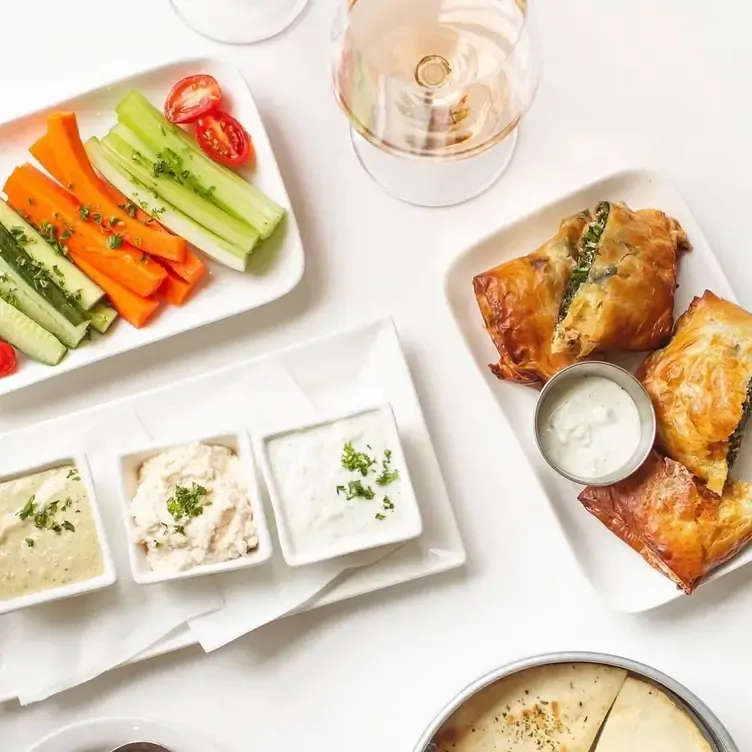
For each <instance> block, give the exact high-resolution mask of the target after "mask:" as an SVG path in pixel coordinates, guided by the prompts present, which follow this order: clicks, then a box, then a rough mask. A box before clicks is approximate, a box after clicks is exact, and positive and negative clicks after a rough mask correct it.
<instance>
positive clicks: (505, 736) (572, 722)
mask: <svg viewBox="0 0 752 752" xmlns="http://www.w3.org/2000/svg"><path fill="white" fill-rule="evenodd" d="M626 678H627V672H626V671H623V670H622V669H619V668H613V667H611V666H601V665H597V664H590V663H561V664H554V665H549V666H538V667H536V668H530V669H527V670H526V671H521V672H519V673H517V674H512V675H511V676H508V677H506V678H504V679H500V680H499V681H497V682H494V683H493V684H491V685H490V686H488V687H486V688H485V689H483V690H481V691H480V692H478V694H476V695H474V696H473V697H471V698H470V699H469V700H468V701H467V702H465V703H464V704H463V705H462V706H461V707H460V708H458V709H457V710H456V711H455V712H454V713H453V714H452V716H451V717H450V718H448V719H447V721H446V722H445V723H444V725H443V726H442V727H441V729H439V731H438V733H437V734H436V736H435V737H434V739H433V743H434V745H435V748H436V752H491V750H498V751H499V752H501V750H503V751H504V752H540V750H548V749H551V750H567V752H590V750H591V748H592V746H593V742H594V741H595V738H596V736H597V735H598V731H599V729H600V727H601V726H602V724H603V720H604V718H605V717H606V715H607V713H608V711H609V710H610V709H611V706H612V705H613V703H614V700H615V699H616V696H617V695H618V693H619V690H620V689H621V687H622V685H623V684H624V680H625V679H626Z"/></svg>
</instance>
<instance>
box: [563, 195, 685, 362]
mask: <svg viewBox="0 0 752 752" xmlns="http://www.w3.org/2000/svg"><path fill="white" fill-rule="evenodd" d="M688 248H689V241H688V239H687V236H686V234H685V233H684V231H683V230H682V229H681V227H680V225H679V223H678V222H677V221H676V220H674V219H671V218H670V217H667V216H666V215H665V214H664V213H663V212H661V211H658V210H657V209H641V210H639V211H632V210H631V209H630V208H629V207H627V206H625V205H624V204H619V203H611V204H610V210H609V215H608V221H607V223H606V226H605V229H604V231H603V234H602V236H601V239H600V242H599V244H598V252H597V254H596V256H595V260H594V261H593V264H592V266H591V267H590V271H589V273H588V276H587V279H586V280H585V281H584V282H583V283H582V285H581V286H580V287H579V289H578V290H577V293H576V294H575V296H574V298H573V299H572V302H571V304H570V305H569V308H568V310H567V313H566V315H565V316H564V318H563V319H562V321H561V323H560V325H559V326H557V328H556V334H555V337H554V344H553V351H554V352H558V353H563V352H568V353H571V354H574V355H578V356H580V357H582V356H586V355H588V354H590V353H591V352H593V350H595V349H596V348H597V349H601V350H654V349H655V348H656V347H660V346H661V345H664V344H665V343H666V341H667V340H668V338H669V336H670V335H671V328H672V326H673V312H674V293H675V291H676V274H677V264H678V259H679V254H680V252H681V251H682V250H686V249H688Z"/></svg>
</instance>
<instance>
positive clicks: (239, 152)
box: [196, 110, 254, 167]
mask: <svg viewBox="0 0 752 752" xmlns="http://www.w3.org/2000/svg"><path fill="white" fill-rule="evenodd" d="M196 139H197V140H198V144H199V146H200V147H201V148H202V149H203V150H204V151H205V152H206V153H207V154H208V155H209V156H210V157H211V158H212V159H214V160H215V161H217V162H220V163H221V164H224V165H229V166H230V167H237V166H238V165H242V164H245V163H246V162H248V161H249V160H250V159H252V157H253V154H254V150H253V144H252V143H251V137H250V136H249V135H248V134H247V133H246V132H245V128H243V126H242V125H241V124H240V123H239V122H238V121H237V120H235V118H234V117H233V116H232V115H228V114H227V113H226V112H223V111H222V110H216V111H215V112H210V113H209V114H208V115H204V116H203V117H200V118H199V119H198V121H197V122H196Z"/></svg>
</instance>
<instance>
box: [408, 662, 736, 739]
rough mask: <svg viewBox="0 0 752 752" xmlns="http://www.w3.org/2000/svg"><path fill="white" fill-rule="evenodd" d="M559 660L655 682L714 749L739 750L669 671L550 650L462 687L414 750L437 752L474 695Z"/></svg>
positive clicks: (696, 698)
mask: <svg viewBox="0 0 752 752" xmlns="http://www.w3.org/2000/svg"><path fill="white" fill-rule="evenodd" d="M557 663H597V664H600V665H603V666H614V667H616V668H622V669H624V670H625V671H628V672H629V673H630V674H632V675H633V676H636V677H639V678H641V679H646V680H647V681H649V682H651V683H653V684H655V685H656V686H657V687H658V688H659V689H661V690H663V691H664V692H666V693H667V694H668V695H669V696H670V697H671V699H672V700H673V701H674V702H675V703H676V704H677V705H678V706H679V707H680V708H681V709H682V710H684V711H685V712H686V713H687V714H688V715H689V717H690V718H691V719H692V720H693V721H694V722H695V724H696V725H697V728H698V729H699V730H700V732H701V733H703V734H704V735H705V738H706V740H707V742H708V744H710V745H711V747H712V749H713V752H739V747H737V746H736V743H735V742H734V740H733V739H732V738H731V735H730V734H729V732H728V731H727V730H726V729H725V728H724V726H723V724H722V723H721V722H720V720H719V719H718V717H717V716H716V715H715V714H714V713H713V711H712V710H710V708H708V706H707V705H705V703H703V702H702V701H701V700H700V699H699V698H698V697H697V696H695V695H694V694H693V693H692V692H690V691H689V690H688V689H687V688H686V687H685V686H684V685H682V684H680V683H679V682H678V681H676V680H675V679H672V678H671V677H670V676H666V674H663V673H661V672H660V671H657V670H656V669H654V668H651V667H650V666H646V665H645V664H644V663H638V662H637V661H633V660H630V659H629V658H621V657H619V656H616V655H608V654H605V653H576V652H573V653H548V654H544V655H537V656H532V657H530V658H523V659H522V660H519V661H516V662H515V663H510V664H509V665H507V666H502V667H501V668H498V669H496V670H495V671H491V672H490V673H488V674H486V675H485V676H483V677H481V678H480V679H478V680H477V681H474V682H473V683H472V684H470V685H469V686H467V687H465V689H463V690H462V691H461V692H460V693H459V694H458V695H457V696H456V697H455V698H454V699H453V700H452V701H451V702H449V703H448V704H447V705H446V706H445V707H444V708H443V709H442V710H441V712H440V713H439V714H438V715H437V716H436V718H435V719H434V720H433V721H432V722H431V725H430V726H429V727H428V728H427V729H426V731H425V732H424V733H423V735H422V736H421V738H420V741H419V742H418V744H417V745H416V746H415V748H414V751H413V752H435V749H436V747H435V745H434V744H433V738H434V736H436V734H437V733H438V731H439V730H440V729H441V727H442V726H443V725H444V723H445V722H446V721H447V720H448V719H449V717H450V716H451V715H452V713H454V712H455V711H456V710H457V709H458V708H459V707H461V706H462V705H463V704H464V703H465V702H467V701H468V700H469V699H470V698H471V697H472V696H473V695H475V694H477V693H478V692H480V691H481V690H482V689H485V688H486V687H487V686H489V685H490V684H493V683H494V682H496V681H498V680H499V679H504V678H506V677H507V676H511V675H512V674H517V673H519V672H520V671H525V670H526V669H529V668H535V667H538V666H549V665H553V664H557Z"/></svg>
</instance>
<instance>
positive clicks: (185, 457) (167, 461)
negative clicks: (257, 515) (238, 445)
mask: <svg viewBox="0 0 752 752" xmlns="http://www.w3.org/2000/svg"><path fill="white" fill-rule="evenodd" d="M130 513H131V516H132V518H133V536H134V539H135V542H136V543H137V544H140V545H142V546H143V547H144V550H145V551H146V561H147V563H148V565H149V567H150V568H151V570H152V571H154V572H160V573H173V572H180V571H184V570H186V569H192V568H193V567H196V566H199V565H201V564H219V563H221V562H225V561H230V560H231V559H237V558H238V557H240V556H245V555H246V554H249V553H251V552H252V551H253V550H254V549H255V548H256V547H257V546H258V536H257V531H256V525H255V522H254V519H253V509H252V506H251V500H250V497H249V494H248V488H247V485H246V482H245V479H244V473H243V469H242V465H241V462H240V459H239V458H238V456H237V455H236V454H235V452H233V451H232V450H230V449H228V448H227V447H224V446H218V445H210V444H203V443H200V442H195V443H192V444H188V445H186V446H181V447H175V448H173V449H169V450H167V451H165V452H162V453H160V454H157V455H155V456H154V457H151V458H150V459H148V460H146V462H144V464H143V465H142V466H141V469H140V470H139V474H138V487H137V489H136V494H135V496H134V498H133V500H132V501H131V504H130Z"/></svg>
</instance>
